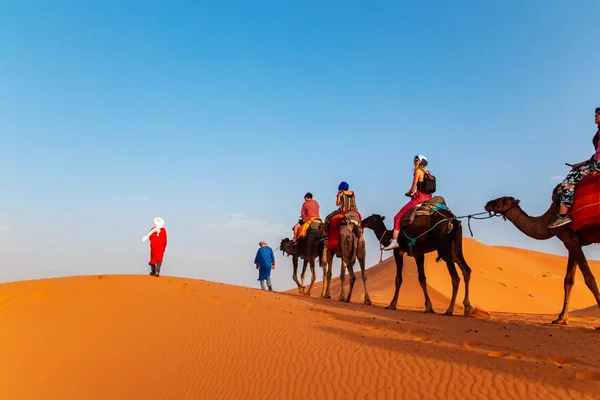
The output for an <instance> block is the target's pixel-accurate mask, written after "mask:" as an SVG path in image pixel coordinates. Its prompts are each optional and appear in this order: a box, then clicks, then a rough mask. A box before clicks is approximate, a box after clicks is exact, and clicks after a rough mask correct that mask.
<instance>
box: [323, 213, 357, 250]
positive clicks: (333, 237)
mask: <svg viewBox="0 0 600 400" xmlns="http://www.w3.org/2000/svg"><path fill="white" fill-rule="evenodd" d="M346 215H348V218H350V219H353V220H357V221H358V223H359V224H360V222H361V221H362V216H361V215H360V213H359V212H358V211H356V210H349V211H342V212H341V213H339V214H336V215H334V216H333V218H332V219H331V223H330V224H329V232H328V233H327V249H328V250H335V249H337V247H338V244H339V240H340V225H341V222H342V218H344V217H345V216H346Z"/></svg>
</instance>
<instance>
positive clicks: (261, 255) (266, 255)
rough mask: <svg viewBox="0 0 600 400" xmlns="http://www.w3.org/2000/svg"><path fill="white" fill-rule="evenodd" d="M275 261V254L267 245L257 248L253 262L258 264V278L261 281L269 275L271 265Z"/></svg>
mask: <svg viewBox="0 0 600 400" xmlns="http://www.w3.org/2000/svg"><path fill="white" fill-rule="evenodd" d="M274 263H275V255H274V254H273V250H272V249H271V248H270V247H269V246H264V247H261V248H260V249H258V251H257V252H256V257H254V264H258V280H259V281H262V280H264V279H267V278H268V277H270V276H271V266H272V265H273V264H274Z"/></svg>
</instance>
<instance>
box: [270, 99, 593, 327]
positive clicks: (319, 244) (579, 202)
mask: <svg viewBox="0 0 600 400" xmlns="http://www.w3.org/2000/svg"><path fill="white" fill-rule="evenodd" d="M594 118H595V124H596V125H597V126H598V130H597V132H596V134H595V135H594V137H593V140H592V143H593V146H594V150H595V153H594V154H593V155H592V157H591V158H589V159H588V160H585V161H582V162H580V163H577V164H574V165H571V164H567V165H568V166H570V167H571V168H572V169H571V171H570V172H569V173H568V174H567V176H566V178H565V179H564V180H563V181H562V182H561V183H560V184H558V185H557V186H556V187H555V188H554V190H553V192H552V195H551V203H550V207H549V208H548V210H547V211H546V212H545V213H544V214H543V215H541V216H538V217H531V216H529V215H527V213H525V212H524V211H523V210H522V209H521V207H520V205H519V200H517V199H515V198H513V197H500V198H497V199H494V200H490V201H488V202H487V204H486V205H485V206H484V210H485V212H481V213H476V214H472V215H467V216H464V217H462V216H461V217H459V216H456V215H455V214H453V213H452V212H451V211H450V209H449V208H448V205H447V204H446V201H445V199H444V198H443V197H442V196H434V195H433V194H434V193H435V191H436V180H435V177H434V176H433V175H432V174H431V173H430V172H429V170H428V169H427V165H428V160H427V158H426V157H425V156H422V155H417V156H415V157H414V159H413V164H414V174H413V182H412V185H411V188H410V190H409V191H408V192H406V196H407V197H409V198H410V200H409V201H408V203H407V204H406V205H405V206H404V207H402V209H400V211H399V212H398V213H397V214H396V216H395V217H394V227H393V229H392V230H388V229H387V228H386V226H385V222H384V221H385V216H382V215H379V214H373V215H370V216H368V217H366V218H364V219H363V218H362V216H361V214H360V213H359V211H358V208H357V206H356V196H355V194H354V192H353V191H351V190H350V188H349V185H348V183H346V182H342V183H340V185H339V187H338V195H337V200H336V206H337V207H338V208H337V209H336V210H335V211H333V212H332V213H330V214H329V215H328V216H327V217H326V218H325V221H323V220H322V219H321V217H320V215H319V204H318V203H317V202H316V201H315V200H313V199H312V194H311V193H307V194H306V196H305V202H304V204H303V206H302V211H301V214H302V217H301V218H300V220H299V221H298V223H297V224H296V226H294V229H293V230H294V238H293V239H289V238H285V239H283V240H282V241H281V244H280V249H281V251H282V252H283V253H284V254H287V255H288V256H291V257H292V261H293V279H294V282H296V284H297V286H298V290H299V292H300V293H303V294H306V295H308V296H310V294H311V290H312V288H313V285H314V283H315V280H316V273H315V262H316V260H317V259H318V260H319V265H320V266H321V267H322V269H323V289H322V292H321V296H322V297H324V298H327V299H329V298H331V295H330V289H329V286H330V282H331V267H332V261H333V258H334V256H335V257H337V258H339V259H340V260H341V263H342V268H341V273H340V283H341V292H340V297H339V299H340V300H341V301H345V302H350V299H351V296H352V289H353V288H354V283H355V281H356V277H355V274H354V265H355V263H356V260H357V259H358V262H359V264H360V269H361V276H362V280H363V285H364V290H365V294H364V304H367V305H370V304H371V300H370V298H369V292H368V290H367V274H366V271H365V259H366V247H365V241H364V229H365V228H368V229H370V230H372V231H373V233H374V235H375V237H376V238H377V240H378V242H379V244H380V246H381V248H382V250H392V251H393V255H394V260H395V263H396V281H395V284H396V286H395V292H394V296H393V298H392V300H391V302H390V304H389V305H388V306H387V307H386V308H387V309H396V305H397V302H398V296H399V292H400V287H401V285H402V268H403V265H404V261H403V256H404V254H406V255H407V256H410V257H413V258H414V259H415V262H416V265H417V270H418V277H419V278H418V279H419V283H420V285H421V288H422V289H423V294H424V297H425V312H426V313H435V311H434V310H433V306H432V304H431V299H430V298H429V294H428V293H427V278H426V276H425V254H427V253H431V252H434V251H435V252H437V258H436V262H439V261H441V260H443V261H444V262H445V263H446V266H447V268H448V272H449V273H450V276H451V278H452V297H451V299H450V305H449V306H448V309H447V310H446V312H445V313H444V315H452V314H453V313H454V306H455V302H456V297H457V295H458V288H459V284H460V277H459V275H458V272H457V269H456V264H457V265H458V267H459V269H460V270H461V272H462V275H463V279H464V282H465V294H464V298H463V306H464V314H465V315H470V314H472V313H473V311H474V310H473V307H472V306H471V303H470V300H469V284H470V280H471V268H470V267H469V265H468V263H467V261H466V260H465V257H464V254H463V246H462V240H463V236H462V223H461V218H469V219H470V218H473V217H475V216H477V215H483V214H485V215H487V217H485V218H491V217H495V216H502V217H503V218H504V219H505V220H506V219H508V220H509V221H510V222H512V223H513V224H514V225H515V227H516V228H517V229H519V230H520V231H521V232H523V233H524V234H525V235H527V236H529V237H532V238H534V239H538V240H546V239H550V238H552V237H554V236H556V237H557V238H558V239H560V241H561V242H562V243H563V244H564V246H565V247H566V249H567V250H568V261H567V271H566V275H565V278H564V300H563V308H562V311H561V312H560V314H559V316H558V318H557V319H555V320H554V321H553V323H554V324H567V322H568V304H569V298H570V294H571V289H572V288H573V283H574V278H575V270H576V268H577V266H578V267H579V269H580V271H581V273H582V274H583V276H584V279H585V284H586V286H587V287H588V288H589V290H590V291H591V292H592V293H593V295H594V297H595V298H596V301H597V303H598V306H599V307H600V293H599V291H598V286H597V284H596V279H595V278H594V275H593V274H592V271H591V269H590V267H589V265H588V262H587V260H586V257H585V255H584V253H583V250H582V248H583V246H588V245H590V244H598V243H600V174H599V173H598V172H600V143H599V142H600V107H599V108H596V110H595V113H594ZM299 259H302V260H303V267H302V273H301V277H300V279H301V280H300V281H298V278H297V271H298V260H299ZM307 265H309V266H310V270H311V274H312V276H311V283H310V286H309V287H308V290H306V288H305V286H304V279H305V274H306V269H307ZM346 269H348V273H349V275H350V283H349V288H348V294H347V295H346V294H345V275H346ZM598 329H600V328H598Z"/></svg>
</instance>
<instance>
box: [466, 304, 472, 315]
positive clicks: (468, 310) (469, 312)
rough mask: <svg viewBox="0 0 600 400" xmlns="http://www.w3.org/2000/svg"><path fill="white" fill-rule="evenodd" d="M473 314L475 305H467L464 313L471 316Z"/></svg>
mask: <svg viewBox="0 0 600 400" xmlns="http://www.w3.org/2000/svg"><path fill="white" fill-rule="evenodd" d="M471 314H473V306H466V307H465V312H464V315H467V316H469V315H471Z"/></svg>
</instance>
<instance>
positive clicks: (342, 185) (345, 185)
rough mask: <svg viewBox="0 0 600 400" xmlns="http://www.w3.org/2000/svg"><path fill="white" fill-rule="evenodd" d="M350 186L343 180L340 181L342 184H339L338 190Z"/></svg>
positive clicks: (346, 188)
mask: <svg viewBox="0 0 600 400" xmlns="http://www.w3.org/2000/svg"><path fill="white" fill-rule="evenodd" d="M349 187H350V186H348V184H347V183H346V182H342V183H340V186H338V191H339V190H348V188H349Z"/></svg>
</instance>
